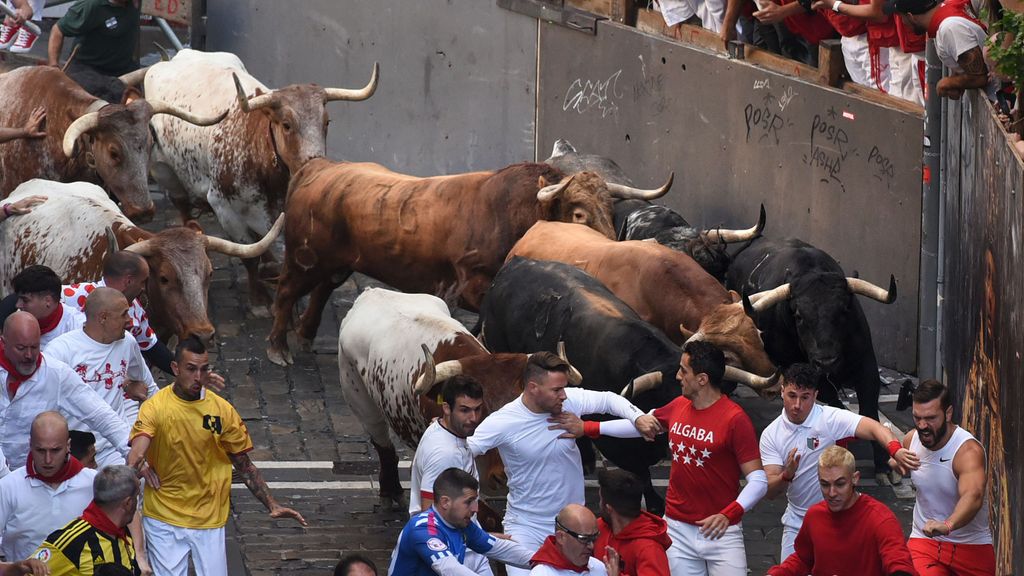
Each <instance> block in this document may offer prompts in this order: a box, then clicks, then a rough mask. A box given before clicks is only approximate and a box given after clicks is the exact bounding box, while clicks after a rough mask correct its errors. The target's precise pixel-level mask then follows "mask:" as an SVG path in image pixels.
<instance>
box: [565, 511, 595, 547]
mask: <svg viewBox="0 0 1024 576" xmlns="http://www.w3.org/2000/svg"><path fill="white" fill-rule="evenodd" d="M555 526H556V527H557V528H558V529H559V530H561V531H562V532H565V533H566V534H568V535H569V536H572V537H573V538H575V539H576V541H577V542H579V543H580V544H584V545H586V544H593V543H594V542H597V537H598V536H600V535H601V533H600V532H594V533H593V534H580V533H579V532H573V531H572V530H569V529H568V528H566V527H565V525H563V524H562V523H561V522H559V521H558V518H555Z"/></svg>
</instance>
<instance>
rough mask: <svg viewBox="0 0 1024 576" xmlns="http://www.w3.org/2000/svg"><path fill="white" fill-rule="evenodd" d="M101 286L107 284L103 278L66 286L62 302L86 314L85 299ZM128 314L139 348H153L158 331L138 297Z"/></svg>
mask: <svg viewBox="0 0 1024 576" xmlns="http://www.w3.org/2000/svg"><path fill="white" fill-rule="evenodd" d="M101 286H106V283H105V282H103V280H102V279H101V280H100V281H99V282H79V283H77V284H71V285H70V286H65V287H64V289H63V290H61V293H60V299H61V302H63V303H65V304H68V305H70V306H75V307H77V308H78V309H79V310H80V311H81V312H82V313H83V314H84V313H85V299H86V298H88V297H89V293H90V292H92V291H93V290H95V289H96V288H99V287H101ZM128 316H131V319H132V328H131V330H130V332H131V333H132V336H133V337H134V338H135V341H136V342H138V343H139V349H141V350H149V349H150V348H152V347H153V346H154V345H155V344H156V343H157V338H156V332H153V329H152V328H151V327H150V326H149V316H148V315H147V314H146V309H145V308H143V307H142V303H140V302H139V299H138V298H136V299H135V300H132V301H131V304H130V305H129V306H128Z"/></svg>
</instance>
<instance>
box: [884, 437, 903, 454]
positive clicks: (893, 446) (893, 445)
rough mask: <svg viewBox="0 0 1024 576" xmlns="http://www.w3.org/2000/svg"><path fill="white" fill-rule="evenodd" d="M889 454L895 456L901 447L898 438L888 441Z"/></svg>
mask: <svg viewBox="0 0 1024 576" xmlns="http://www.w3.org/2000/svg"><path fill="white" fill-rule="evenodd" d="M888 447H889V456H892V457H893V458H895V457H896V453H897V452H899V451H900V450H902V449H903V444H902V443H901V442H900V441H899V440H893V441H891V442H889V444H888Z"/></svg>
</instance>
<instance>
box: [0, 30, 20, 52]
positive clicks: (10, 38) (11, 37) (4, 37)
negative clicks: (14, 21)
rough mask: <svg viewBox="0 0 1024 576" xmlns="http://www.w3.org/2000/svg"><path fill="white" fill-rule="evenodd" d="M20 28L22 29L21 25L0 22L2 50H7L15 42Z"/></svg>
mask: <svg viewBox="0 0 1024 576" xmlns="http://www.w3.org/2000/svg"><path fill="white" fill-rule="evenodd" d="M18 30H21V26H8V25H7V24H0V50H7V49H8V48H10V47H11V44H14V41H15V40H17V38H18Z"/></svg>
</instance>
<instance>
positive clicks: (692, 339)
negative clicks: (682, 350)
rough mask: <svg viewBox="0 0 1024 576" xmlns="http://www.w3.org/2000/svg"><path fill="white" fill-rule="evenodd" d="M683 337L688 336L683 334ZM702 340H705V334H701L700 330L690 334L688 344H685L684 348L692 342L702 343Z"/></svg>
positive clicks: (687, 339)
mask: <svg viewBox="0 0 1024 576" xmlns="http://www.w3.org/2000/svg"><path fill="white" fill-rule="evenodd" d="M680 328H682V326H680ZM683 336H684V337H686V334H683ZM702 340H704V333H703V332H701V331H700V330H697V331H696V332H690V336H689V337H688V338H686V342H683V346H686V345H687V344H689V343H690V342H700V341H702Z"/></svg>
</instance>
